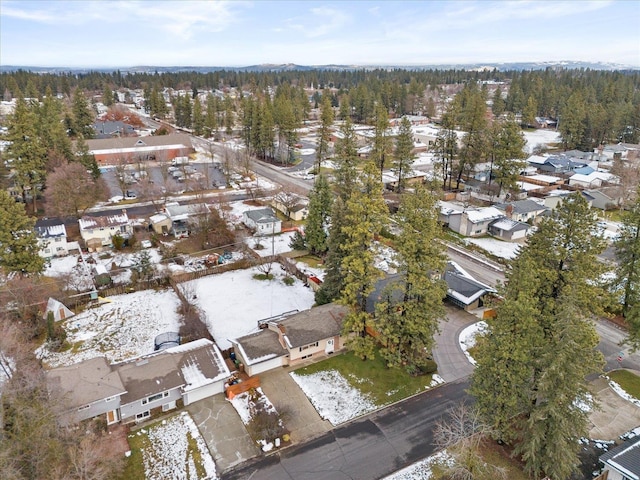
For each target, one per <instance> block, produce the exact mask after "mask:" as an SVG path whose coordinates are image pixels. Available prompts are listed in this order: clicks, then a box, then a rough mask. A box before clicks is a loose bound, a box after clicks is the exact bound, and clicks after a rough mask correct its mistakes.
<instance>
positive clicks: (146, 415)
mask: <svg viewBox="0 0 640 480" xmlns="http://www.w3.org/2000/svg"><path fill="white" fill-rule="evenodd" d="M150 416H151V412H150V411H149V410H147V411H146V412H142V413H136V420H144V419H145V418H149V417H150Z"/></svg>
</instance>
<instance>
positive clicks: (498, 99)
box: [491, 87, 506, 117]
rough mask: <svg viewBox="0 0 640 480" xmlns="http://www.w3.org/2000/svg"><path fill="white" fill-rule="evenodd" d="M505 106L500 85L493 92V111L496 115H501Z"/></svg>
mask: <svg viewBox="0 0 640 480" xmlns="http://www.w3.org/2000/svg"><path fill="white" fill-rule="evenodd" d="M505 106H506V105H505V101H504V98H502V89H501V88H500V87H498V88H496V91H495V92H494V93H493V105H492V106H491V111H492V112H493V114H494V115H495V116H496V117H499V116H500V115H502V114H503V113H504V109H505Z"/></svg>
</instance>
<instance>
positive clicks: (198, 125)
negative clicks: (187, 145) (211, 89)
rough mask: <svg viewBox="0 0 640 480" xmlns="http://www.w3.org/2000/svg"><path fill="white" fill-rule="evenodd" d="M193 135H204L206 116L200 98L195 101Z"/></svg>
mask: <svg viewBox="0 0 640 480" xmlns="http://www.w3.org/2000/svg"><path fill="white" fill-rule="evenodd" d="M193 133H194V135H198V136H200V135H202V134H203V133H204V115H203V113H202V104H201V103H200V99H199V98H198V97H196V98H194V99H193Z"/></svg>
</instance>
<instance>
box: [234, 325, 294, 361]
mask: <svg viewBox="0 0 640 480" xmlns="http://www.w3.org/2000/svg"><path fill="white" fill-rule="evenodd" d="M278 338H279V336H278V334H277V333H276V332H274V331H273V330H269V329H263V330H260V331H258V332H256V333H252V334H250V335H245V336H244V337H240V338H237V339H235V340H233V343H235V344H237V345H239V346H240V347H241V348H242V351H243V352H244V355H243V356H244V357H246V358H245V360H246V361H247V363H248V364H249V365H253V363H257V362H259V361H261V360H265V359H268V358H274V357H281V356H283V355H285V354H286V353H287V350H286V349H285V348H284V347H283V346H282V344H281V343H280V340H278Z"/></svg>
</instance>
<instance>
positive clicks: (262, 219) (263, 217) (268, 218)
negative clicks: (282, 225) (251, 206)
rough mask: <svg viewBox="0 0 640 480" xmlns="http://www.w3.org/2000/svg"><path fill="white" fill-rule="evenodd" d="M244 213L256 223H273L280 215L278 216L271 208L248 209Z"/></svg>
mask: <svg viewBox="0 0 640 480" xmlns="http://www.w3.org/2000/svg"><path fill="white" fill-rule="evenodd" d="M244 214H245V215H246V216H247V217H249V218H250V219H251V220H253V221H254V222H255V223H272V222H277V221H278V217H276V214H275V213H274V211H273V210H272V209H271V208H260V209H257V210H247V211H246V212H244Z"/></svg>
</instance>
